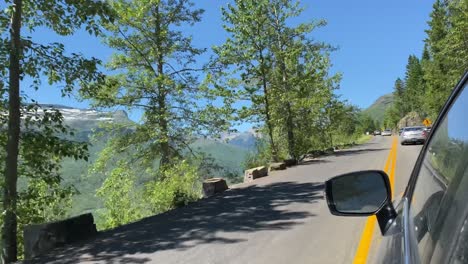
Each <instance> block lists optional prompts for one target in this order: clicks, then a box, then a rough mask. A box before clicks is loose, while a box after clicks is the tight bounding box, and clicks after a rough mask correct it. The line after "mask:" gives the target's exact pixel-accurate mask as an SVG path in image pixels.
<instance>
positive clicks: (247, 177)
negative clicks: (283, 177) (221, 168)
mask: <svg viewBox="0 0 468 264" xmlns="http://www.w3.org/2000/svg"><path fill="white" fill-rule="evenodd" d="M265 176H268V168H267V167H266V166H261V167H257V168H253V169H249V170H246V171H245V173H244V182H251V181H253V180H255V179H258V178H261V177H265Z"/></svg>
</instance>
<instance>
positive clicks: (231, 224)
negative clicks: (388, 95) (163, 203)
mask: <svg viewBox="0 0 468 264" xmlns="http://www.w3.org/2000/svg"><path fill="white" fill-rule="evenodd" d="M322 191H323V184H321V183H296V182H280V183H273V184H269V185H264V186H255V185H254V186H249V187H246V188H239V189H232V190H230V191H227V192H225V193H223V194H222V195H219V196H215V197H212V198H208V199H203V200H201V201H200V202H197V203H193V204H191V205H189V206H186V207H184V208H180V209H177V210H173V211H170V212H167V213H164V214H161V215H157V216H153V217H149V218H146V219H143V220H141V221H139V222H136V223H133V224H129V225H126V226H122V227H119V228H117V229H114V230H110V231H107V232H104V233H101V234H100V235H98V237H97V238H96V239H94V240H92V241H88V242H85V243H81V244H75V245H72V246H70V247H68V248H61V249H58V250H56V251H54V252H51V253H50V254H49V255H48V256H44V257H42V258H40V259H36V260H31V261H28V262H25V263H51V262H52V263H64V264H69V263H78V262H83V261H90V262H101V263H148V262H150V261H151V260H150V259H148V258H144V257H141V258H138V257H137V256H136V255H135V254H151V253H154V252H157V251H161V250H170V249H175V250H186V249H188V248H191V247H195V246H197V245H200V244H207V243H210V244H213V243H214V244H220V243H221V244H232V243H240V242H243V241H245V239H239V238H235V239H233V238H228V237H223V235H222V234H220V232H223V233H230V232H232V233H251V232H258V231H263V230H287V229H289V228H291V227H292V226H294V225H298V224H301V223H302V222H303V221H304V220H305V219H306V218H308V217H312V216H314V215H313V214H311V213H310V212H306V211H290V210H286V209H284V206H285V205H288V204H290V203H314V202H316V200H319V199H323V196H322ZM281 207H282V208H281ZM237 237H239V236H237ZM132 255H133V256H132Z"/></svg>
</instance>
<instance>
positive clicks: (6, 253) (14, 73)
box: [1, 0, 22, 264]
mask: <svg viewBox="0 0 468 264" xmlns="http://www.w3.org/2000/svg"><path fill="white" fill-rule="evenodd" d="M14 8H15V10H14V12H13V18H12V22H11V29H10V37H11V40H10V41H11V43H10V45H11V50H10V65H9V89H8V93H9V101H8V108H9V113H8V140H7V146H6V159H5V185H4V190H3V211H4V212H5V214H4V218H3V229H2V252H1V255H2V257H1V258H2V261H3V263H5V264H8V263H12V262H15V261H16V260H17V254H18V248H17V238H16V234H17V228H18V222H17V216H16V207H17V190H16V188H17V182H18V152H19V134H20V122H21V119H20V56H21V39H20V37H21V35H20V30H21V15H22V14H21V13H22V0H14Z"/></svg>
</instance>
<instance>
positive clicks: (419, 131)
mask: <svg viewBox="0 0 468 264" xmlns="http://www.w3.org/2000/svg"><path fill="white" fill-rule="evenodd" d="M428 134H429V133H428V132H427V131H426V128H425V127H423V126H415V127H405V129H404V131H403V132H402V133H401V135H400V143H401V145H406V144H418V143H419V144H423V143H424V142H425V141H426V138H427V135H428Z"/></svg>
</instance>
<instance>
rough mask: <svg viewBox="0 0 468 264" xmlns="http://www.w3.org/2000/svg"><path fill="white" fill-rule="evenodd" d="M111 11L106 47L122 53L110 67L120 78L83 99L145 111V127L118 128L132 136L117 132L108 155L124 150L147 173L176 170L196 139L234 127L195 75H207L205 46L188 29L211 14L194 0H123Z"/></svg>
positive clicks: (103, 157) (88, 92) (94, 87)
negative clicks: (201, 58)
mask: <svg viewBox="0 0 468 264" xmlns="http://www.w3.org/2000/svg"><path fill="white" fill-rule="evenodd" d="M111 7H112V9H113V12H115V14H116V16H117V19H116V20H115V21H113V22H112V23H105V24H104V26H105V28H106V30H107V32H108V33H109V34H108V35H107V36H106V37H105V38H104V42H105V43H106V44H107V45H108V46H109V47H110V48H113V49H114V50H116V53H114V54H113V56H112V58H111V60H110V61H109V63H108V64H107V68H108V69H109V70H111V71H115V72H116V73H115V74H114V75H112V76H108V77H107V78H106V80H105V84H103V85H100V84H98V85H90V86H88V87H86V89H83V90H82V94H83V96H84V97H86V98H91V99H92V100H93V102H94V104H95V106H98V107H114V106H122V107H125V108H126V109H128V110H130V111H132V110H136V109H138V110H141V111H142V112H143V117H142V120H141V121H140V122H138V123H137V124H125V125H124V126H126V127H121V128H120V129H117V131H122V129H130V130H131V131H132V132H131V133H123V134H122V133H115V134H114V135H115V137H113V138H112V139H111V140H109V144H108V146H107V148H108V151H107V152H110V153H121V155H119V157H120V159H123V160H126V162H132V163H133V164H138V167H140V168H141V169H142V170H143V171H144V170H145V168H154V167H155V166H156V167H158V166H160V167H164V166H169V165H170V164H171V163H172V160H175V159H176V158H179V157H182V156H183V155H184V152H185V150H186V149H187V148H189V144H190V143H191V142H192V141H193V140H194V139H195V138H197V137H202V136H206V135H208V134H216V133H219V132H220V131H223V130H226V129H227V125H228V123H227V121H226V120H227V119H226V118H225V117H224V113H225V112H223V111H221V110H219V109H218V107H216V106H215V99H216V93H214V92H212V90H210V89H208V88H207V86H201V85H200V84H199V83H198V80H197V76H195V73H196V72H200V71H202V70H204V69H202V68H197V67H196V65H195V60H196V58H197V56H198V55H200V54H202V53H203V52H204V49H199V48H195V47H194V46H193V45H192V43H191V37H190V36H187V35H185V34H184V33H183V32H182V31H181V28H183V27H185V26H192V25H193V24H194V23H196V22H199V21H200V19H201V15H202V13H203V10H201V9H194V8H192V7H193V3H192V2H191V1H189V0H142V1H126V0H118V1H112V2H111ZM113 130H115V128H114V129H113ZM122 153H127V154H128V155H123V154H122ZM110 158H115V155H101V157H100V160H101V162H104V163H105V162H106V160H108V159H110ZM157 160H159V164H156V161H157Z"/></svg>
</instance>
